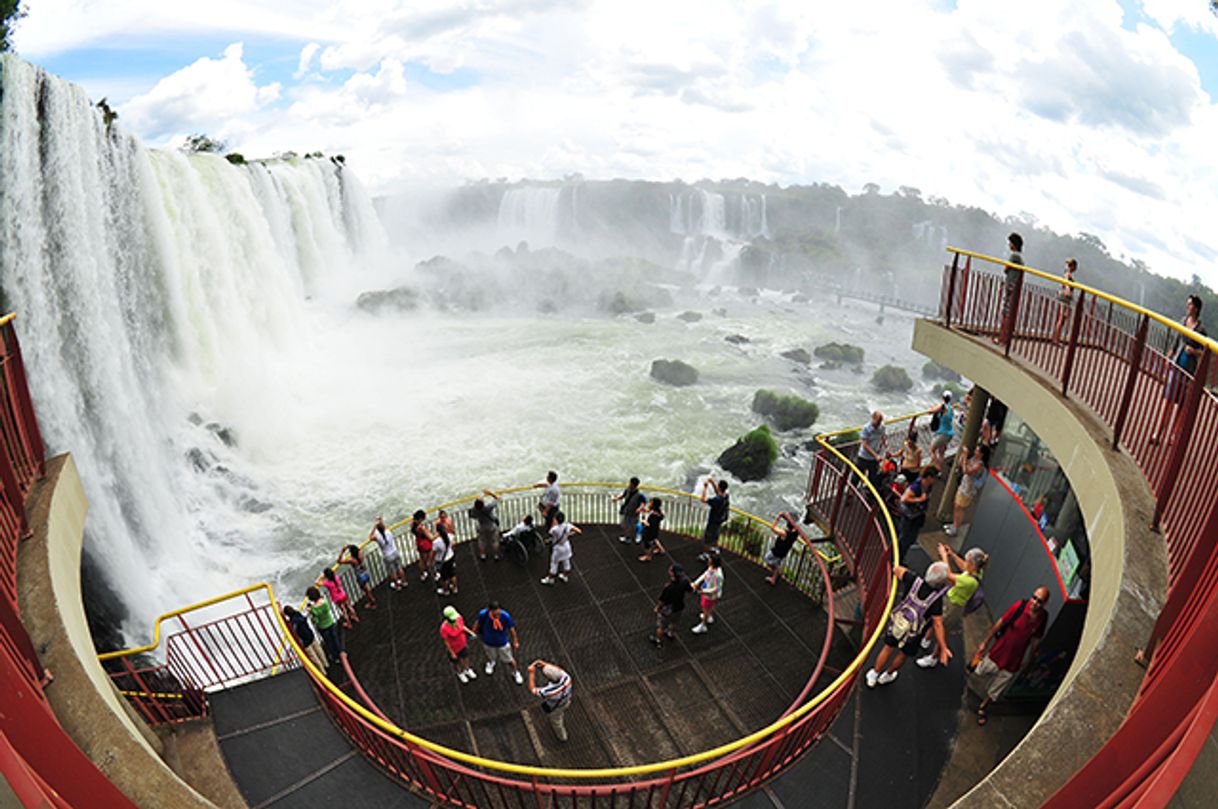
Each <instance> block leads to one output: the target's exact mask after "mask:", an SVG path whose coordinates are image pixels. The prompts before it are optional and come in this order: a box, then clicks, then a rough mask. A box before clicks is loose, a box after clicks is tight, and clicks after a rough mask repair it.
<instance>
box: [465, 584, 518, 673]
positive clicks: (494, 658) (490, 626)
mask: <svg viewBox="0 0 1218 809" xmlns="http://www.w3.org/2000/svg"><path fill="white" fill-rule="evenodd" d="M474 632H476V633H477V634H478V637H479V638H481V639H482V646H483V647H484V648H485V649H486V669H485V671H486V673H487V674H494V673H495V663H497V662H499V661H502V662H504V663H507V664H508V665H510V666H511V667H512V678H513V679H515V680H516V685H520V684H521V683H523V682H524V677H523V676H521V674H520V669H518V668H517V667H516V657H515V655H513V654H512V651H513V650H516V649H519V648H520V638H519V637H517V635H516V622H515V621H513V620H512V616H511V615H510V614H508V611H507V610H505V609H502V608H500V606H499V602H498V601H492V602H491V603H489V604H487V605H486V609H484V610H483V611H482V612H480V613H478V617H477V618H476V619H475V620H474ZM509 641H510V643H509Z"/></svg>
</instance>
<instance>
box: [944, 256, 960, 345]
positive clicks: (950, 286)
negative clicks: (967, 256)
mask: <svg viewBox="0 0 1218 809" xmlns="http://www.w3.org/2000/svg"><path fill="white" fill-rule="evenodd" d="M959 267H960V254H959V253H953V254H952V268H951V269H950V270H948V275H947V300H946V301H945V302H944V305H943V326H944V327H945V328H948V329H950V328H951V327H952V304H953V303H954V302H955V300H956V272H957V270H958V269H959Z"/></svg>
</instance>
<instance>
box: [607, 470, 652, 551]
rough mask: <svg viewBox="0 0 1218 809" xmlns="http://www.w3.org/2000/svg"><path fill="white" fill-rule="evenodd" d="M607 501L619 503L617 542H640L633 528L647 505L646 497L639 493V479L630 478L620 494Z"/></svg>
mask: <svg viewBox="0 0 1218 809" xmlns="http://www.w3.org/2000/svg"><path fill="white" fill-rule="evenodd" d="M609 499H610V500H611V501H613V502H615V503H616V502H621V505H620V506H618V514H619V515H620V516H621V529H622V533H621V535H620V536H618V538H617V541H618V542H621V543H622V544H626V543H628V542H631V541H633V542H639V541H641V540H640V538H639V535H638V532H637V531H636V530H635V526H636V525H638V522H639V513H640V512H642V510H643V507H644V505H645V504H646V503H647V495H645V494H643V493H642V492H641V491H639V479H638V478H631V479H630V483H629V484H628V485H627V486H626V488H625V489H623V490H622V493H621V494H618V495H614V496H613V497H611V498H609Z"/></svg>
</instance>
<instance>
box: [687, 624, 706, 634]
mask: <svg viewBox="0 0 1218 809" xmlns="http://www.w3.org/2000/svg"><path fill="white" fill-rule="evenodd" d="M690 631H691V632H693V633H694V634H695V635H705V634H706V624H698V625H697V626H695V627H694V628H693V629H691V630H690Z"/></svg>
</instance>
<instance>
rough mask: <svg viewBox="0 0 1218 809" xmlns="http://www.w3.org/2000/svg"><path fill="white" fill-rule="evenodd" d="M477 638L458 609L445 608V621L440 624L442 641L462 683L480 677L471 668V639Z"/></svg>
mask: <svg viewBox="0 0 1218 809" xmlns="http://www.w3.org/2000/svg"><path fill="white" fill-rule="evenodd" d="M472 637H475V635H474V633H473V631H472V630H471V629H470V628H469V627H467V626H466V625H465V619H464V618H462V617H461V613H459V612H457V608H456V607H453V606H451V605H450V606H447V607H445V608H444V620H443V621H441V622H440V640H442V641H444V648H445V649H447V650H448V659H449V661H451V662H452V664H453V670H454V671H455V672H457V679H458V680H460V681H461V682H462V683H468V682H469V681H470V680H476V679H478V675H477V674H475V673H474V670H473V669H471V668H470V667H469V639H470V638H472Z"/></svg>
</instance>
